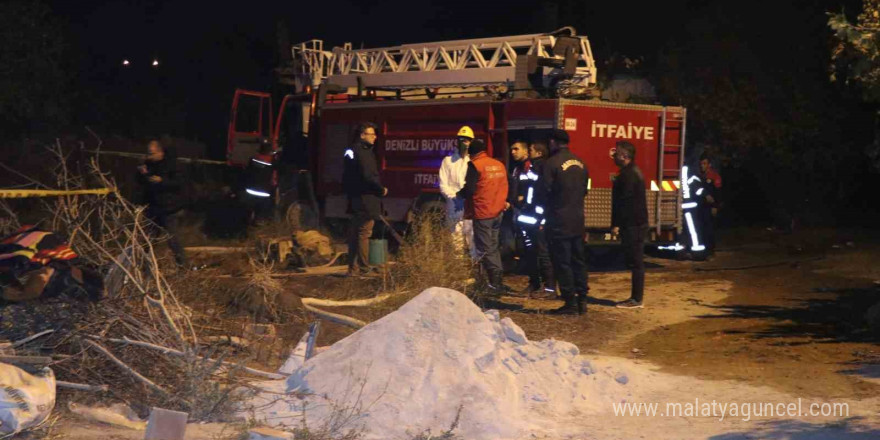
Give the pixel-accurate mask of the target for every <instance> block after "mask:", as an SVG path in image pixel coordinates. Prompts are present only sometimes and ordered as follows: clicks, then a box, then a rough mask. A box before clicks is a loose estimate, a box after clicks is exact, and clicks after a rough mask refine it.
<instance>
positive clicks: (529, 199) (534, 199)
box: [515, 141, 556, 297]
mask: <svg viewBox="0 0 880 440" xmlns="http://www.w3.org/2000/svg"><path fill="white" fill-rule="evenodd" d="M528 154H529V155H528V157H529V159H528V160H526V164H528V166H527V167H524V170H525V171H524V172H520V173H519V174H518V175H517V176H516V180H517V181H518V185H517V190H518V194H517V195H516V200H515V206H516V207H517V208H518V212H517V213H516V216H515V221H516V225H517V226H518V228H517V229H518V230H519V231H521V234H522V236H523V240H524V242H525V260H526V267H527V268H528V274H529V285H528V286H527V287H526V290H525V292H526V293H527V294H528V295H530V296H532V295H534V294H536V293H538V294H540V296H542V297H545V296H550V297H555V296H556V281H555V280H554V278H553V264H552V263H551V262H550V250H549V248H548V245H547V237H546V235H545V233H544V227H545V217H544V207H543V206H542V202H541V201H540V200H539V199H540V196H539V189H540V185H541V182H540V179H541V165H542V163H543V160H544V158H545V157H547V156H548V154H549V149H548V148H547V143H546V142H543V141H537V142H533V143H532V144H531V145H529V149H528ZM542 286H543V287H542Z"/></svg>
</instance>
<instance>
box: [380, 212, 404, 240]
mask: <svg viewBox="0 0 880 440" xmlns="http://www.w3.org/2000/svg"><path fill="white" fill-rule="evenodd" d="M379 220H382V223H385V226H388V232H390V233H391V236H392V237H394V240H396V241H397V243H398V244H403V237H401V236H400V234H398V233H397V231H395V230H394V227H393V226H391V223H388V219H386V218H385V216H384V215H380V216H379Z"/></svg>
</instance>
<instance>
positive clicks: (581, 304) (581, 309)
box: [577, 293, 587, 315]
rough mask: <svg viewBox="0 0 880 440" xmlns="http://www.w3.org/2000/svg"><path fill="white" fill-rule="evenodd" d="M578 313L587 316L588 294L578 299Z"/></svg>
mask: <svg viewBox="0 0 880 440" xmlns="http://www.w3.org/2000/svg"><path fill="white" fill-rule="evenodd" d="M577 313H578V315H585V314H586V313H587V294H586V293H582V294H580V295H578V297H577Z"/></svg>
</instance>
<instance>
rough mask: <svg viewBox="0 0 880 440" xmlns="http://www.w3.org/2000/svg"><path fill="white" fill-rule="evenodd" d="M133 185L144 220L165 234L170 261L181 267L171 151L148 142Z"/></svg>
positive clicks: (176, 186) (183, 262) (183, 259)
mask: <svg viewBox="0 0 880 440" xmlns="http://www.w3.org/2000/svg"><path fill="white" fill-rule="evenodd" d="M137 181H138V183H139V184H141V186H142V187H143V200H144V202H145V203H146V204H147V209H146V215H147V217H148V218H149V219H150V220H151V221H152V222H153V223H155V224H156V225H157V226H159V227H160V228H162V229H164V230H165V232H166V233H167V234H168V246H169V247H170V248H171V252H172V253H173V254H174V261H175V262H176V263H177V266H178V267H181V268H182V267H185V266H186V265H187V260H186V254H185V253H184V252H183V247H181V246H180V242H179V241H178V240H177V221H176V220H175V219H174V217H173V214H174V213H175V212H176V211H177V210H178V209H179V206H178V205H177V203H176V202H175V198H176V195H177V193H179V192H180V181H179V180H178V179H177V164H176V158H175V157H174V154H173V151H171V150H170V149H168V148H165V146H164V145H162V143H160V142H159V141H158V140H155V139H154V140H151V141H150V143H149V144H148V146H147V158H146V161H144V164H143V165H140V166H139V167H138V174H137Z"/></svg>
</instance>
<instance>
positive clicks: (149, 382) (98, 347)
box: [83, 339, 169, 396]
mask: <svg viewBox="0 0 880 440" xmlns="http://www.w3.org/2000/svg"><path fill="white" fill-rule="evenodd" d="M83 341H85V343H86V344H89V345H90V346H92V348H94V349H95V350H98V351H99V352H101V354H103V355H104V356H107V358H108V359H110V360H111V361H113V362H114V363H115V364H116V365H118V366H119V368H122V369H123V370H125V372H127V373H128V374H130V375H132V376H133V377H134V378H135V379H137V380H139V381H141V382H143V383H144V384H145V385H147V386H148V387H150V388H152V389H154V390H156V391H158V392H160V393H162V394H164V395H165V396H168V395H169V394H168V391H165V389H164V388H162V387H160V386H159V385H156V383H155V382H153V381H152V380H150V379H147V378H146V377H144V376H143V375H142V374H140V373H138V372H137V371H135V370H134V369H133V368H131V367H129V366H128V365H126V364H125V362H122V361H121V360H119V358H117V357H116V356H113V353H110V350H107V349H106V348H104V347H103V346H102V345H101V344H98V343H97V342H95V341H92V340H89V339H83Z"/></svg>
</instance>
